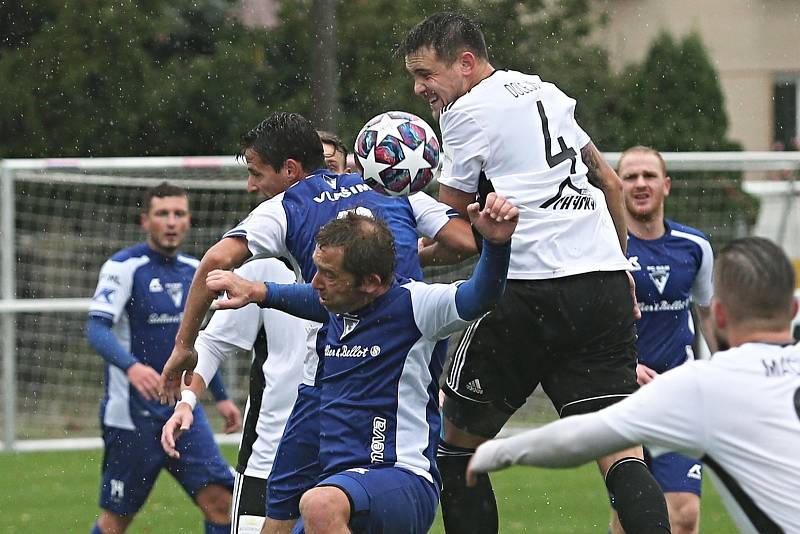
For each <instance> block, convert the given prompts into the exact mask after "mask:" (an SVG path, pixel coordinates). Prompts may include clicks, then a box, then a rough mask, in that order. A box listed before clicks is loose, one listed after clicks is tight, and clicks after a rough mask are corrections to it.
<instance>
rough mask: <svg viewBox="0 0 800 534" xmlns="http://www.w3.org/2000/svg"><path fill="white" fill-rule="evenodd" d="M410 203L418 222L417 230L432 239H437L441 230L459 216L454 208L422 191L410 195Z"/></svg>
mask: <svg viewBox="0 0 800 534" xmlns="http://www.w3.org/2000/svg"><path fill="white" fill-rule="evenodd" d="M408 202H409V203H410V204H411V210H412V211H413V212H414V218H415V219H416V220H417V230H419V233H421V234H422V235H424V236H425V237H430V238H431V239H433V238H434V237H436V234H438V233H439V230H441V229H442V228H444V225H446V224H447V223H448V222H450V219H451V218H452V217H456V216H457V215H458V213H456V211H455V210H454V209H453V208H451V207H450V206H448V205H447V204H443V203H442V202H439V201H438V200H436V199H435V198H433V197H431V196H430V195H428V194H427V193H424V192H422V191H420V192H419V193H414V194H413V195H410V196H409V197H408Z"/></svg>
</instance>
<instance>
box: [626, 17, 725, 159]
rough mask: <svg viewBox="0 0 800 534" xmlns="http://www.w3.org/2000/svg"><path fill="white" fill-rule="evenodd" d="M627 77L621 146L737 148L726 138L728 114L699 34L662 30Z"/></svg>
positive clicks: (667, 148) (668, 148)
mask: <svg viewBox="0 0 800 534" xmlns="http://www.w3.org/2000/svg"><path fill="white" fill-rule="evenodd" d="M625 78H627V80H626V82H627V85H628V87H627V89H626V90H625V94H626V95H628V97H627V100H626V102H625V105H624V106H623V116H624V119H625V122H626V124H627V125H628V128H626V129H625V130H624V134H625V135H624V137H623V139H624V141H625V142H624V145H626V146H630V145H632V144H646V145H650V146H653V147H657V148H658V149H659V150H663V151H698V150H736V149H738V148H739V147H738V145H736V143H734V142H732V141H730V140H729V139H727V137H726V134H727V130H728V117H727V115H726V114H725V108H724V97H723V95H722V89H721V88H720V85H719V78H718V76H717V72H716V70H715V69H714V67H713V65H712V64H711V61H710V60H709V57H708V54H707V53H706V50H705V47H704V46H703V43H702V39H701V38H700V36H699V35H698V34H697V33H690V34H688V35H686V36H685V37H684V38H683V39H682V40H680V41H677V40H675V39H674V38H673V37H672V36H671V35H669V34H668V33H662V34H660V35H659V36H658V37H657V38H656V39H655V40H654V41H653V43H652V44H651V45H650V49H649V51H648V53H647V57H646V58H645V60H644V63H642V65H641V66H640V67H638V68H633V69H630V70H629V71H628V72H626V73H625Z"/></svg>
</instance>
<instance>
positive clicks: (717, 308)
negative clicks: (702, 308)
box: [711, 297, 728, 330]
mask: <svg viewBox="0 0 800 534" xmlns="http://www.w3.org/2000/svg"><path fill="white" fill-rule="evenodd" d="M711 315H712V316H713V317H714V326H715V327H716V328H717V329H718V330H723V329H724V328H725V327H726V326H727V325H728V312H727V310H725V306H723V304H722V303H721V302H720V301H719V299H718V298H716V297H714V298H713V299H711Z"/></svg>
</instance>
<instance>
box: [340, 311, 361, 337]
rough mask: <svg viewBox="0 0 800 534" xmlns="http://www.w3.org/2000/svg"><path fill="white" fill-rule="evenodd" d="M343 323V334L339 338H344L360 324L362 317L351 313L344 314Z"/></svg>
mask: <svg viewBox="0 0 800 534" xmlns="http://www.w3.org/2000/svg"><path fill="white" fill-rule="evenodd" d="M342 320H343V325H342V335H341V336H339V339H344V337H345V336H346V335H347V334H349V333H350V332H352V331H353V330H355V329H356V326H358V322H359V321H360V319H358V318H357V317H352V316H350V315H342Z"/></svg>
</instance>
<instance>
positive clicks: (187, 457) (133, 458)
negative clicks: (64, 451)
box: [100, 408, 233, 516]
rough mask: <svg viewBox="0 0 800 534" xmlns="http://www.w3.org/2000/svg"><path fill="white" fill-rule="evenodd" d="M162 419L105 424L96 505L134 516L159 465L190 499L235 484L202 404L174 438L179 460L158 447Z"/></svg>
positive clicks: (157, 472) (158, 470)
mask: <svg viewBox="0 0 800 534" xmlns="http://www.w3.org/2000/svg"><path fill="white" fill-rule="evenodd" d="M164 423H165V421H162V420H161V419H154V418H142V419H139V420H137V421H136V430H123V429H120V428H113V427H108V426H103V442H104V444H105V453H104V455H103V473H102V485H101V486H100V508H103V509H104V510H108V511H110V512H113V513H115V514H117V515H123V516H124V515H130V514H135V513H136V512H138V511H139V509H140V508H141V507H142V505H143V504H144V502H145V500H146V499H147V496H148V495H149V494H150V491H151V490H152V489H153V485H154V484H155V482H156V478H158V474H159V473H160V472H161V469H162V468H164V469H166V470H167V471H169V473H170V474H171V475H172V476H173V477H175V480H177V481H178V483H179V484H180V485H181V486H182V487H183V489H184V491H186V493H188V494H189V496H190V497H192V498H193V499H194V497H195V496H196V495H197V492H198V491H199V490H200V489H202V488H203V487H205V486H208V485H209V484H220V485H222V486H225V487H228V488H233V474H232V473H231V469H230V466H229V465H228V463H227V462H226V461H225V459H224V458H223V457H222V455H221V454H220V452H219V448H218V447H217V444H216V443H215V442H214V436H213V434H212V432H211V427H210V426H209V424H208V419H206V416H205V413H204V412H203V410H202V408H199V409H196V410H195V412H194V423H193V424H192V427H191V428H190V429H189V430H188V431H186V432H185V433H184V434H183V435H182V436H181V437H180V438H179V439H178V442H177V449H178V451H179V452H180V454H181V457H180V459H178V460H173V459H171V458H169V457H168V456H167V455H166V453H165V452H164V449H162V448H161V441H160V440H161V428H162V427H163V426H164Z"/></svg>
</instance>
